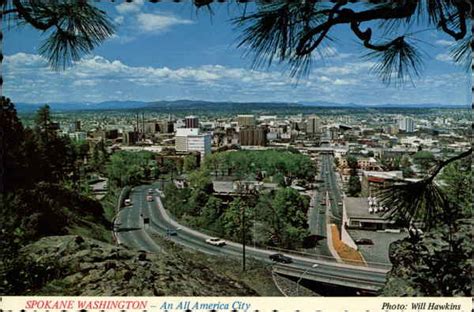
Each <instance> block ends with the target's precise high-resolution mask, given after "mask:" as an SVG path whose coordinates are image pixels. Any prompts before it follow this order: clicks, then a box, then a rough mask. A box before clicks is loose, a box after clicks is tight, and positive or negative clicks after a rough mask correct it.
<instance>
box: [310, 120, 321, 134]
mask: <svg viewBox="0 0 474 312" xmlns="http://www.w3.org/2000/svg"><path fill="white" fill-rule="evenodd" d="M320 133H321V119H320V118H319V117H318V116H309V117H308V119H307V120H306V134H307V135H315V134H320Z"/></svg>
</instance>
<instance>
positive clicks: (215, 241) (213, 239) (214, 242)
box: [206, 237, 226, 247]
mask: <svg viewBox="0 0 474 312" xmlns="http://www.w3.org/2000/svg"><path fill="white" fill-rule="evenodd" d="M206 243H207V244H209V245H213V246H219V247H222V246H224V245H225V244H226V243H225V240H223V239H220V238H217V237H211V238H208V239H206Z"/></svg>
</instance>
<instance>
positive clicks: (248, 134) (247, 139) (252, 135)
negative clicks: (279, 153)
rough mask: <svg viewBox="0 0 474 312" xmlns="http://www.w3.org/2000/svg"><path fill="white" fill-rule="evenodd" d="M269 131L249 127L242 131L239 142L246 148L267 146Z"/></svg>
mask: <svg viewBox="0 0 474 312" xmlns="http://www.w3.org/2000/svg"><path fill="white" fill-rule="evenodd" d="M267 132H268V131H267V129H266V128H261V127H247V128H244V129H240V132H239V142H240V145H244V146H266V145H267Z"/></svg>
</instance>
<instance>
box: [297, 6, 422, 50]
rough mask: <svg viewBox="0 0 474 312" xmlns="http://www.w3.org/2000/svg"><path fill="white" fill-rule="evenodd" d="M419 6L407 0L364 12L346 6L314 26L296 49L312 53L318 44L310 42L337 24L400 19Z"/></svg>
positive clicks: (409, 14)
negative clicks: (332, 16)
mask: <svg viewBox="0 0 474 312" xmlns="http://www.w3.org/2000/svg"><path fill="white" fill-rule="evenodd" d="M416 7H417V1H406V2H405V3H404V5H402V6H400V7H396V8H388V7H381V8H376V9H371V10H366V11H362V12H354V11H353V10H351V9H347V8H344V9H342V10H339V11H336V12H335V14H337V16H336V17H334V18H331V19H328V20H327V21H326V22H324V23H322V24H320V25H318V26H316V27H314V28H313V29H311V30H310V31H308V32H307V33H306V34H305V35H304V36H303V37H302V38H301V39H300V42H299V44H298V47H297V49H296V51H297V53H298V54H299V55H304V54H308V53H311V52H312V51H313V50H314V49H315V48H316V46H314V45H312V46H311V47H308V46H307V45H308V42H309V41H310V40H311V39H312V38H313V37H314V36H315V35H317V34H319V33H321V32H323V31H328V29H330V28H331V27H333V26H335V25H337V24H351V23H357V24H359V23H361V22H367V21H372V20H378V19H383V20H390V19H399V18H406V17H410V16H411V15H413V13H414V12H415V9H416Z"/></svg>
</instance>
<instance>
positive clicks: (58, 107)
mask: <svg viewBox="0 0 474 312" xmlns="http://www.w3.org/2000/svg"><path fill="white" fill-rule="evenodd" d="M44 104H46V103H41V104H40V103H35V104H32V103H16V104H15V106H16V109H17V110H18V111H19V112H25V113H26V112H34V111H36V110H37V109H38V108H39V107H40V106H42V105H44ZM47 104H48V105H49V106H50V107H51V109H53V110H54V111H82V110H134V109H145V110H166V111H171V110H192V109H195V110H216V109H217V110H232V111H238V110H241V111H250V110H271V109H291V108H299V109H304V108H310V107H314V108H317V107H321V108H331V107H333V108H371V107H372V108H462V107H466V108H467V107H470V105H447V104H432V103H427V104H375V105H369V104H354V103H345V104H341V103H333V102H324V101H317V102H299V103H284V102H211V101H194V100H177V101H154V102H142V101H106V102H99V103H87V102H82V103H81V102H70V103H47Z"/></svg>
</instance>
